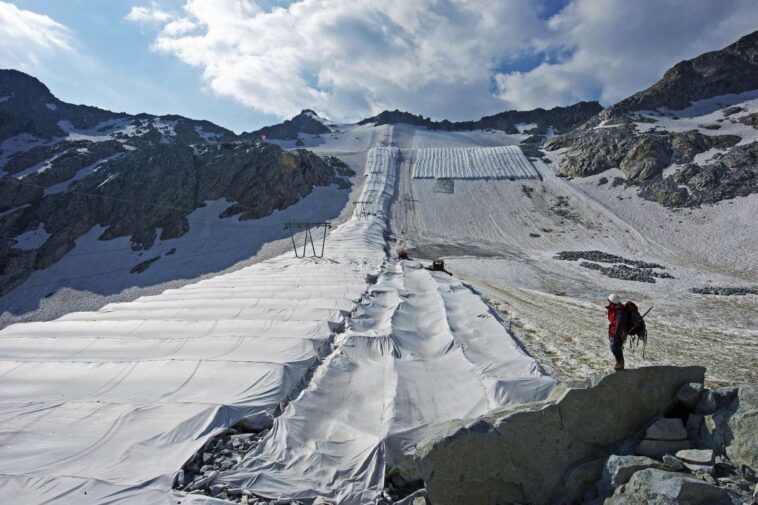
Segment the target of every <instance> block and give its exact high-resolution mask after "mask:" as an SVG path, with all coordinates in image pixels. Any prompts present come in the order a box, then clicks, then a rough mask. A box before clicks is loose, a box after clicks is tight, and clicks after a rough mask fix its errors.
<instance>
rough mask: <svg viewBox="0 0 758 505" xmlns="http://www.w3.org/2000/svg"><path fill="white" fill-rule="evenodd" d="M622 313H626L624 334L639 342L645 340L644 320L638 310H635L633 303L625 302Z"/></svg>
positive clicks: (635, 306)
mask: <svg viewBox="0 0 758 505" xmlns="http://www.w3.org/2000/svg"><path fill="white" fill-rule="evenodd" d="M624 312H626V333H627V334H628V335H633V336H635V337H637V338H639V339H640V340H645V337H647V329H646V328H645V320H644V319H643V318H642V315H641V314H640V309H639V308H637V305H636V304H635V303H634V302H626V303H625V304H624Z"/></svg>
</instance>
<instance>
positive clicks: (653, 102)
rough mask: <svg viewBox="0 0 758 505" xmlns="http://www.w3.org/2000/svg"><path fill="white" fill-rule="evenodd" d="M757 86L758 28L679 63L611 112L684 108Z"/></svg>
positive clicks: (614, 107)
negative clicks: (717, 49)
mask: <svg viewBox="0 0 758 505" xmlns="http://www.w3.org/2000/svg"><path fill="white" fill-rule="evenodd" d="M754 89H758V31H755V32H753V33H751V34H749V35H745V36H744V37H742V38H741V39H739V40H738V41H737V42H735V43H734V44H731V45H729V46H727V47H725V48H723V49H721V50H719V51H711V52H708V53H704V54H701V55H700V56H698V57H696V58H693V59H691V60H686V61H682V62H680V63H677V64H676V65H674V66H673V67H671V68H670V69H669V70H667V71H666V73H665V74H664V75H663V78H661V80H660V81H658V82H656V83H655V84H653V85H652V86H650V87H649V88H647V89H646V90H643V91H640V92H639V93H635V94H634V95H632V96H630V97H629V98H626V99H624V100H622V101H620V102H619V103H617V104H616V105H614V106H613V107H610V108H609V111H608V113H609V115H613V114H619V113H623V112H629V111H637V110H656V109H662V108H667V109H671V110H681V109H684V108H686V107H689V106H690V105H691V104H692V102H695V101H698V100H704V99H707V98H711V97H714V96H721V95H727V94H732V93H743V92H745V91H751V90H754Z"/></svg>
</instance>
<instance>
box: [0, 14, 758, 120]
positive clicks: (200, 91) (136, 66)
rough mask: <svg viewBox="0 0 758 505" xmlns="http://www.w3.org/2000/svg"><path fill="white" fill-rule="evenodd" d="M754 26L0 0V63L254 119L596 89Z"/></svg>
mask: <svg viewBox="0 0 758 505" xmlns="http://www.w3.org/2000/svg"><path fill="white" fill-rule="evenodd" d="M756 28H758V2H757V1H755V0H634V1H629V0H381V1H377V0H299V1H287V0H107V1H106V0H55V1H51V0H15V1H10V2H9V1H4V0H0V68H17V69H19V70H22V71H25V72H28V73H30V74H32V75H34V76H36V77H38V78H39V79H41V80H42V81H43V82H45V83H46V84H47V85H48V86H49V87H50V88H51V90H52V91H53V93H55V94H56V95H57V96H58V97H59V98H61V99H63V100H66V101H70V102H74V103H87V104H92V105H97V106H100V107H104V108H108V109H111V110H117V111H122V110H123V111H127V112H132V113H136V112H143V111H144V112H151V113H156V114H166V113H177V114H182V115H185V116H190V117H194V118H199V119H209V120H211V121H214V122H216V123H218V124H220V125H222V126H226V127H228V128H231V129H234V130H236V131H242V130H251V129H254V128H257V127H260V126H262V125H264V124H271V123H273V122H277V121H279V120H280V119H281V118H285V117H290V116H292V115H294V114H296V113H297V112H298V111H300V109H303V108H312V109H315V110H316V111H317V112H319V113H320V114H322V115H324V116H327V117H329V118H331V119H334V120H337V121H354V120H357V119H360V118H363V117H365V116H367V115H370V114H373V113H376V112H378V111H380V110H383V109H385V108H392V109H395V108H399V109H403V110H410V111H412V112H415V113H420V114H423V115H426V116H431V117H432V118H435V119H442V118H448V119H454V120H460V119H475V118H478V117H480V116H482V115H484V114H492V113H495V112H498V111H502V110H506V109H531V108H535V107H552V106H555V105H568V104H571V103H574V102H576V101H579V100H599V101H600V102H601V103H602V104H603V105H610V104H612V103H614V102H616V101H618V100H620V99H622V98H624V97H626V96H628V95H629V94H631V93H633V92H635V91H638V90H640V89H642V88H645V87H647V86H649V85H650V84H652V83H653V82H655V81H656V80H657V79H658V78H659V77H660V76H661V74H662V73H663V72H664V71H665V70H666V69H667V68H668V67H670V66H671V65H672V64H674V63H676V62H677V61H680V60H682V59H686V58H692V57H694V56H696V55H698V54H700V53H702V52H705V51H709V50H714V49H719V48H721V47H723V46H726V45H728V44H730V43H732V42H733V41H735V40H736V39H738V38H739V37H740V36H742V35H745V34H747V33H749V32H751V31H752V30H755V29H756Z"/></svg>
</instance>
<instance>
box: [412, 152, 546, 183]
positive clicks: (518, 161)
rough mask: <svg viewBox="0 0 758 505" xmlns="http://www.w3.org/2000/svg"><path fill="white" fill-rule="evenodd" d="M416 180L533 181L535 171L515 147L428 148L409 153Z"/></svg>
mask: <svg viewBox="0 0 758 505" xmlns="http://www.w3.org/2000/svg"><path fill="white" fill-rule="evenodd" d="M411 171H412V174H413V177H415V178H417V179H429V178H435V179H439V178H446V179H509V178H515V179H536V178H538V177H539V173H538V172H537V169H535V168H534V166H533V165H532V164H531V162H530V161H529V160H528V159H527V158H526V156H524V153H523V152H522V151H521V148H520V147H518V146H497V147H429V148H425V149H416V150H415V151H413V158H412V165H411Z"/></svg>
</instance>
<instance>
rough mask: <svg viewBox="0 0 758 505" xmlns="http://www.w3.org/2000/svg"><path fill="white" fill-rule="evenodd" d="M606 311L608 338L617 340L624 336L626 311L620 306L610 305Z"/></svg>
mask: <svg viewBox="0 0 758 505" xmlns="http://www.w3.org/2000/svg"><path fill="white" fill-rule="evenodd" d="M606 309H608V322H609V324H608V338H612V339H619V338H624V337H625V336H626V311H625V310H624V306H623V305H622V304H620V303H619V304H615V303H611V304H610V305H608V306H607V307H606Z"/></svg>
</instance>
